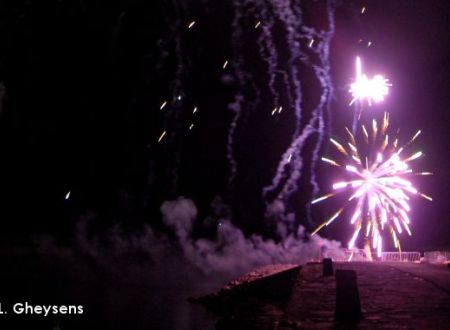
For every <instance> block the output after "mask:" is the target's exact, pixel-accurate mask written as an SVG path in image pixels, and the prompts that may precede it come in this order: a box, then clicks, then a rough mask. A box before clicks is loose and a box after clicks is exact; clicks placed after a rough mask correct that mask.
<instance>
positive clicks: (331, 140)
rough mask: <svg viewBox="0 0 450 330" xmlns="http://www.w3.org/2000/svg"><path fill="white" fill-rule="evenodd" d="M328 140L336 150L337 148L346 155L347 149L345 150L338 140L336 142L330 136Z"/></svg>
mask: <svg viewBox="0 0 450 330" xmlns="http://www.w3.org/2000/svg"><path fill="white" fill-rule="evenodd" d="M330 142H331V143H333V144H334V145H335V146H336V148H337V150H339V151H340V152H342V153H343V154H344V155H348V153H347V151H346V150H345V148H344V147H343V146H342V144H340V143H339V142H337V141H336V140H335V139H333V138H330Z"/></svg>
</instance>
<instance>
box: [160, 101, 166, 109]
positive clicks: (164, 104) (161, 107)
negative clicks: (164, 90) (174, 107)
mask: <svg viewBox="0 0 450 330" xmlns="http://www.w3.org/2000/svg"><path fill="white" fill-rule="evenodd" d="M166 105H167V101H164V102H163V104H161V106H160V107H159V110H162V109H164V107H165V106H166Z"/></svg>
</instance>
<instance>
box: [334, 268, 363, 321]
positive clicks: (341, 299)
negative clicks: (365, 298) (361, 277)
mask: <svg viewBox="0 0 450 330" xmlns="http://www.w3.org/2000/svg"><path fill="white" fill-rule="evenodd" d="M335 318H336V320H337V321H350V322H352V321H353V322H355V321H359V320H360V319H361V318H362V313H361V302H360V300H359V292H358V284H357V281H356V271H354V270H343V269H337V270H336V310H335Z"/></svg>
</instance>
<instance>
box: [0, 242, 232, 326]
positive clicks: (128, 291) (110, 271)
mask: <svg viewBox="0 0 450 330" xmlns="http://www.w3.org/2000/svg"><path fill="white" fill-rule="evenodd" d="M1 258H2V268H1V274H0V302H1V303H2V310H3V311H6V312H7V313H8V314H6V315H5V314H4V315H0V325H3V326H1V327H0V328H1V329H9V328H11V329H18V328H25V327H26V328H29V329H181V330H183V329H213V328H214V327H215V322H216V320H215V317H214V315H212V314H211V313H210V312H208V311H207V310H205V309H204V308H203V307H202V306H200V305H197V304H192V303H189V302H188V301H187V298H188V297H190V296H197V295H201V294H205V293H208V292H211V291H215V290H216V289H217V288H218V287H220V285H221V284H223V283H224V282H225V281H226V279H220V278H218V277H216V276H205V275H203V274H201V273H197V272H195V271H192V270H191V269H187V268H185V267H182V266H180V264H177V263H173V264H170V263H169V264H168V265H164V266H156V265H155V264H153V263H152V262H150V261H149V260H146V258H142V257H140V258H137V257H136V256H128V257H126V256H121V257H120V258H113V259H109V260H107V261H106V260H98V259H96V258H92V257H91V256H87V255H82V254H78V253H76V252H73V251H71V250H67V251H65V252H60V253H58V254H42V253H29V252H27V253H19V252H17V251H16V252H8V253H2V254H1ZM24 302H28V303H30V304H32V305H82V306H83V314H82V315H59V316H58V315H49V316H47V317H45V316H43V315H15V313H14V312H13V305H14V304H15V303H24Z"/></svg>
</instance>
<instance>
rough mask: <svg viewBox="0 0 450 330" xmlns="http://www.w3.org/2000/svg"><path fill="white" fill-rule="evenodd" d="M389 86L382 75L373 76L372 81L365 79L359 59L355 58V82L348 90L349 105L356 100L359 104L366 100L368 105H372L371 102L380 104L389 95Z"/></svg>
mask: <svg viewBox="0 0 450 330" xmlns="http://www.w3.org/2000/svg"><path fill="white" fill-rule="evenodd" d="M389 86H391V84H389V80H388V79H386V78H384V77H383V76H382V75H379V74H378V75H375V76H374V77H373V78H372V79H369V78H367V76H366V75H365V74H363V73H362V72H361V59H360V58H359V57H356V80H355V82H354V83H353V84H351V86H350V90H349V92H350V93H351V94H352V97H353V98H352V100H351V102H350V105H352V104H353V103H354V102H355V101H357V100H358V101H360V102H363V101H364V100H366V101H367V103H368V104H369V105H372V102H381V101H383V100H384V97H385V96H386V95H387V94H388V93H389Z"/></svg>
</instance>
